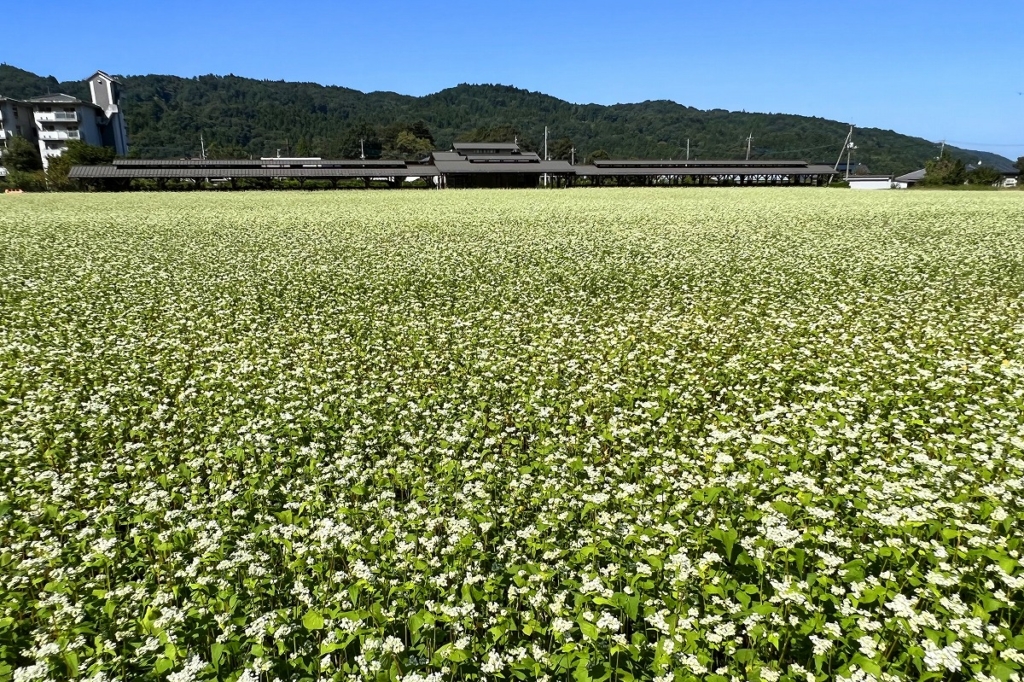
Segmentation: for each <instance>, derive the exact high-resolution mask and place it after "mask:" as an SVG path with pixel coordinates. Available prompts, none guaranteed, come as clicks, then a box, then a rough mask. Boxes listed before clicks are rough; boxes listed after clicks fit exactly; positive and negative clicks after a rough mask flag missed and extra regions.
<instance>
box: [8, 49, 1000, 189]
mask: <svg viewBox="0 0 1024 682" xmlns="http://www.w3.org/2000/svg"><path fill="white" fill-rule="evenodd" d="M121 81H122V82H123V84H124V97H123V100H122V105H123V108H124V111H125V115H126V118H127V122H128V131H129V135H130V138H131V147H132V155H133V156H140V157H179V156H197V155H198V154H199V152H200V134H201V135H202V137H203V139H204V141H205V143H206V150H207V155H208V156H211V157H217V156H220V157H238V156H249V155H253V156H272V155H274V154H276V153H277V151H278V150H280V152H281V154H282V155H296V156H306V155H312V156H323V157H357V156H358V155H359V151H360V146H359V141H360V139H362V140H364V149H365V151H366V154H367V156H369V157H374V156H387V157H407V158H416V157H419V156H422V155H424V153H425V152H426V151H429V150H430V149H432V148H438V149H444V148H447V147H448V146H449V145H450V144H451V143H452V142H453V141H456V140H483V139H486V140H493V141H505V140H507V141H511V140H512V138H513V136H517V137H518V139H519V141H520V143H521V144H523V145H524V147H526V148H528V149H535V150H536V149H539V148H540V147H541V146H542V144H543V135H544V126H545V125H546V126H548V128H549V130H550V135H551V137H550V138H549V151H550V152H551V154H552V157H553V158H569V154H570V149H571V148H572V147H575V148H576V154H577V159H579V160H582V159H585V158H588V157H589V156H590V155H592V154H594V153H595V152H602V151H603V152H606V153H607V154H608V155H609V156H611V157H613V158H614V157H623V158H651V159H669V158H676V159H678V158H685V155H686V141H687V139H689V140H690V154H691V158H698V159H711V158H743V157H744V156H745V154H746V138H747V135H749V134H752V135H753V145H752V154H751V157H752V158H765V159H770V158H799V159H805V160H809V161H825V162H828V163H829V164H832V163H834V162H835V160H836V157H837V155H838V154H839V150H840V148H841V146H842V143H843V140H844V139H845V136H846V132H847V130H848V126H847V124H844V123H840V122H838V121H830V120H827V119H823V118H816V117H808V116H794V115H789V114H755V113H746V112H735V111H725V110H721V109H712V110H707V111H705V110H700V109H694V108H692V107H686V106H683V105H681V104H676V103H675V102H670V101H664V100H661V101H648V102H641V103H639V104H616V105H611V106H603V105H598V104H571V103H569V102H565V101H563V100H560V99H557V98H555V97H551V96H548V95H544V94H541V93H538V92H530V91H528V90H521V89H518V88H514V87H510V86H505V85H465V84H463V85H459V86H456V87H454V88H448V89H446V90H442V91H441V92H438V93H434V94H432V95H427V96H424V97H411V96H407V95H399V94H396V93H392V92H371V93H362V92H359V91H357V90H351V89H348V88H342V87H334V86H329V87H325V86H322V85H317V84H315V83H288V82H284V81H265V80H254V79H250V78H239V77H237V76H200V77H197V78H179V77H177V76H154V75H151V76H124V77H121ZM47 92H65V93H67V94H70V95H76V96H78V97H81V98H83V99H88V86H87V85H86V83H85V82H84V81H69V82H64V83H61V82H58V81H57V80H56V79H54V78H52V77H42V76H37V75H35V74H33V73H30V72H27V71H23V70H21V69H18V68H16V67H13V66H9V65H0V95H4V96H7V97H13V98H27V97H33V96H36V95H40V94H46V93H47ZM855 140H856V144H857V150H856V152H855V153H854V157H853V159H854V161H859V162H861V163H863V164H865V165H866V166H867V167H869V168H870V170H871V171H872V172H883V173H904V172H908V171H911V170H915V169H918V168H922V167H923V166H924V162H925V161H926V160H927V159H930V158H934V157H935V156H936V155H937V154H938V148H937V146H936V145H935V144H934V143H932V142H929V141H927V140H923V139H921V138H915V137H909V136H906V135H900V134H898V133H895V132H893V131H889V130H881V129H877V128H860V129H858V130H857V131H856V138H855ZM947 150H950V151H951V152H952V154H953V155H954V156H956V157H958V158H961V159H962V160H964V161H966V162H970V163H975V162H977V161H978V160H981V161H983V162H984V163H985V164H987V165H993V166H997V167H999V168H1004V169H1005V168H1011V167H1012V162H1011V161H1010V160H1009V159H1006V158H1004V157H1002V156H999V155H997V154H991V153H988V152H980V151H969V150H962V149H956V148H950V147H947Z"/></svg>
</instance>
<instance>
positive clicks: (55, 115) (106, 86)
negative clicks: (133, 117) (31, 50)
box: [0, 71, 128, 169]
mask: <svg viewBox="0 0 1024 682" xmlns="http://www.w3.org/2000/svg"><path fill="white" fill-rule="evenodd" d="M89 93H90V96H91V98H92V101H91V102H85V101H83V100H80V99H78V98H77V97H73V96H71V95H65V94H55V95H42V96H40V97H32V98H30V99H28V100H25V101H23V102H21V101H17V100H12V99H2V98H0V143H2V144H3V145H4V146H6V142H7V140H9V139H10V138H12V137H14V136H15V135H19V136H21V137H24V138H26V139H28V140H29V141H30V142H38V144H39V154H40V156H42V158H43V168H44V169H45V168H47V167H48V166H49V162H50V159H52V158H54V157H57V156H60V155H61V154H63V153H64V150H65V149H67V144H68V142H69V141H70V140H81V141H83V142H85V143H87V144H91V145H94V146H96V147H113V148H114V152H115V153H116V154H118V155H119V156H127V154H128V131H127V128H126V127H125V122H124V113H123V112H122V111H121V107H120V100H121V84H120V83H119V82H118V81H117V80H116V79H115V78H113V77H111V76H109V75H107V74H106V73H104V72H102V71H97V72H96V73H94V74H93V75H92V76H90V77H89Z"/></svg>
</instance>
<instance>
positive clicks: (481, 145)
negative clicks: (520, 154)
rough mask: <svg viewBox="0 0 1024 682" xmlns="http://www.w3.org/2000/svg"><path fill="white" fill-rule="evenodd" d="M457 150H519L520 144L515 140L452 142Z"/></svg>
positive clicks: (453, 147)
mask: <svg viewBox="0 0 1024 682" xmlns="http://www.w3.org/2000/svg"><path fill="white" fill-rule="evenodd" d="M452 149H454V150H455V151H463V150H469V149H496V150H503V151H519V145H518V144H516V143H515V142H455V143H454V144H452Z"/></svg>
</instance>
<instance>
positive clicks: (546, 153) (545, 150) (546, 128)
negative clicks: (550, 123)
mask: <svg viewBox="0 0 1024 682" xmlns="http://www.w3.org/2000/svg"><path fill="white" fill-rule="evenodd" d="M544 160H545V161H547V160H548V127H547V126H544ZM544 186H545V187H547V186H548V174H547V173H545V174H544Z"/></svg>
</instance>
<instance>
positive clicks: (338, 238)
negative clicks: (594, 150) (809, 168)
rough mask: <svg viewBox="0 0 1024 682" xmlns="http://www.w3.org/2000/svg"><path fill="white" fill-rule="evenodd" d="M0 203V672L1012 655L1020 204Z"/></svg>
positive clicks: (190, 198)
mask: <svg viewBox="0 0 1024 682" xmlns="http://www.w3.org/2000/svg"><path fill="white" fill-rule="evenodd" d="M0 200H2V203H0V679H3V680H7V679H13V680H17V681H19V682H21V681H28V680H67V679H71V678H79V679H92V680H122V679H131V680H135V679H144V680H168V681H169V682H184V681H186V680H213V679H219V680H231V681H243V682H255V681H256V680H261V681H267V682H270V681H272V680H275V679H276V680H286V681H287V680H380V681H385V680H388V681H398V680H405V681H408V682H426V681H429V682H441V681H448V680H536V679H539V680H550V681H551V682H556V681H561V680H570V681H575V682H585V681H586V680H595V681H603V680H610V681H613V682H630V681H631V680H658V681H659V682H667V681H671V680H674V681H682V680H691V679H703V680H709V681H712V682H729V681H730V680H763V681H765V682H777V681H780V680H787V681H789V680H791V681H794V682H815V681H818V682H820V681H822V680H825V679H830V680H831V679H838V680H842V679H845V680H857V681H862V680H896V679H906V680H930V679H947V680H954V679H956V680H968V679H977V680H983V681H989V680H997V679H998V680H1003V681H1006V680H1014V679H1018V675H1019V674H1020V673H1019V672H1018V671H1020V670H1022V669H1024V634H1022V633H1024V560H1022V557H1024V554H1022V553H1024V547H1022V538H1024V412H1022V410H1024V195H1022V196H1017V195H1014V194H1010V193H991V194H989V193H986V194H969V193H929V192H900V193H897V192H891V193H864V194H854V193H850V192H841V191H838V190H835V191H831V190H820V191H815V190H799V189H795V190H787V189H767V190H759V189H736V190H729V189H720V190H709V191H703V190H682V191H666V190H640V189H638V190H628V189H624V190H616V189H607V190H600V191H588V190H566V191H560V192H542V191H536V192H531V191H520V192H501V191H475V192H469V193H460V192H454V191H452V192H427V191H423V192H393V193H388V192H364V193H355V192H337V193H311V194H298V193H294V194H272V193H266V194H262V193H246V194H231V195H217V194H200V195H189V194H180V195H174V194H160V195H130V194H123V195H106V196H88V195H69V196H59V195H58V196H54V195H50V196H46V195H40V196H21V197H17V198H10V199H7V200H3V198H2V197H0Z"/></svg>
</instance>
